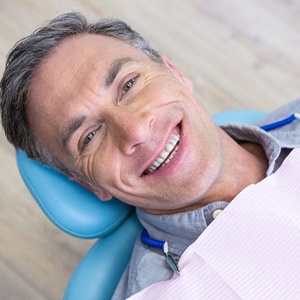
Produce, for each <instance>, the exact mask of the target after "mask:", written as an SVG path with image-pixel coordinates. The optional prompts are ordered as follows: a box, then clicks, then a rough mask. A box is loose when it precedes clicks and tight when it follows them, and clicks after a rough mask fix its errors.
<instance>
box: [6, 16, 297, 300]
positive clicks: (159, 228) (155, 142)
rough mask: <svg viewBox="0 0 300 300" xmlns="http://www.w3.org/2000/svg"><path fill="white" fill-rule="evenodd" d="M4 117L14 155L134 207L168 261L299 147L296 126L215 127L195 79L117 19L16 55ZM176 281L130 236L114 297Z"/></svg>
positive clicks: (64, 29)
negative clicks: (162, 243)
mask: <svg viewBox="0 0 300 300" xmlns="http://www.w3.org/2000/svg"><path fill="white" fill-rule="evenodd" d="M299 106H300V102H299V101H297V102H294V103H292V104H290V105H289V106H287V107H285V108H283V109H281V110H278V111H277V112H275V114H273V115H270V116H269V118H268V119H267V121H266V122H268V121H269V120H270V121H272V122H273V121H274V120H277V118H283V117H285V116H286V113H290V114H291V113H293V112H295V109H297V108H298V111H299V110H300V109H299ZM1 113H2V123H3V127H4V130H5V133H6V135H7V137H8V139H9V141H10V142H12V143H13V144H14V145H15V147H17V148H21V149H23V150H25V151H26V153H27V154H28V155H29V156H30V157H33V158H34V159H36V160H39V161H41V162H43V163H45V164H47V165H50V166H52V167H54V168H56V169H58V170H60V171H62V172H64V173H65V174H66V175H68V176H69V177H70V178H72V179H74V180H76V181H78V182H79V183H81V184H82V185H84V186H85V187H87V188H88V189H89V190H91V191H93V192H94V193H95V194H96V195H97V196H98V197H99V198H100V199H102V200H110V199H111V198H112V196H114V197H117V198H119V199H120V200H122V201H124V202H126V203H128V204H131V205H134V206H136V207H137V208H138V209H137V212H138V216H139V218H140V221H141V223H142V224H143V225H144V226H145V228H146V229H147V230H148V234H149V235H150V236H151V237H153V238H154V239H159V240H167V241H169V246H170V247H169V250H170V253H172V255H173V257H174V259H175V260H176V259H179V257H180V256H181V255H182V253H183V251H184V250H185V249H186V248H187V247H188V245H190V244H191V243H193V242H194V241H195V240H196V239H197V237H198V236H199V235H200V234H201V233H202V232H203V230H204V229H205V228H206V227H207V226H208V225H209V224H210V222H212V220H213V219H214V217H216V215H217V213H218V212H220V211H221V210H222V209H224V208H225V207H226V205H227V203H229V202H230V201H231V200H232V199H234V197H235V196H236V195H237V194H238V193H239V192H240V191H242V190H243V189H244V188H245V187H247V186H249V185H250V184H253V183H257V182H259V181H261V180H263V179H264V178H265V176H266V175H269V174H271V173H272V172H274V171H275V170H276V169H277V168H278V167H279V166H280V164H281V162H282V161H283V160H284V159H285V158H286V156H287V155H288V154H289V152H290V151H291V149H292V148H294V147H298V146H299V145H300V136H299V122H293V123H291V124H289V125H287V126H286V128H288V129H287V130H288V131H289V135H286V134H285V131H282V130H280V129H279V130H278V131H276V132H278V135H276V134H277V133H276V132H275V133H273V135H270V134H268V133H266V132H264V131H263V130H261V129H259V128H258V127H257V126H244V127H243V126H228V127H226V128H223V129H222V128H219V127H218V126H216V125H215V124H214V123H213V121H212V119H211V117H210V115H209V113H208V112H207V111H206V110H205V108H204V107H203V106H202V104H201V103H200V102H199V101H198V100H197V99H195V97H194V96H193V88H192V84H191V82H190V81H189V80H188V79H187V78H186V77H185V76H184V75H183V74H182V73H181V72H180V71H179V70H178V69H177V68H176V67H175V66H173V65H172V63H171V62H170V61H169V60H168V59H167V58H166V57H165V56H164V55H159V54H158V53H157V52H156V51H155V50H153V49H152V48H151V47H150V46H149V45H148V44H147V43H146V42H145V41H144V40H143V39H142V38H141V37H140V36H139V35H138V34H137V33H136V32H134V31H132V30H131V29H130V28H129V27H128V26H127V25H126V24H124V23H123V22H121V21H117V20H102V21H99V22H96V23H94V24H91V25H88V24H87V23H86V20H85V19H84V18H83V17H82V16H81V15H79V14H77V13H69V14H65V15H62V16H59V17H58V18H56V19H54V20H53V21H52V22H50V24H48V25H46V26H45V27H44V28H41V29H40V30H38V31H36V32H35V33H34V34H33V35H31V36H29V37H28V38H26V39H24V40H22V41H21V42H20V43H18V44H17V45H16V46H15V48H14V49H13V50H12V52H11V53H10V55H9V57H8V62H7V66H6V70H5V73H4V76H3V79H2V81H1ZM297 129H298V132H297ZM290 132H293V135H291V133H290ZM150 266H151V267H150ZM172 274H173V271H172V270H171V269H170V268H168V267H167V266H166V264H165V261H164V254H163V252H162V251H160V249H154V248H152V247H149V246H147V245H145V244H143V243H142V242H141V241H140V240H139V239H138V240H137V243H136V246H135V250H134V253H133V258H132V262H131V264H130V266H129V268H128V269H127V271H126V273H125V274H124V276H123V278H122V280H121V282H120V284H119V287H118V289H117V291H116V294H115V298H116V299H121V298H124V297H128V296H130V295H132V294H134V293H136V292H137V291H139V290H141V289H143V288H144V287H146V286H148V285H150V284H152V283H154V282H156V281H159V280H165V279H169V278H170V277H171V276H172Z"/></svg>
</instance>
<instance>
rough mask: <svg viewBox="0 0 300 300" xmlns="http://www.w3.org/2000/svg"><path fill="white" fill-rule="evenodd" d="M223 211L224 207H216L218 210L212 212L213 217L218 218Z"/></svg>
mask: <svg viewBox="0 0 300 300" xmlns="http://www.w3.org/2000/svg"><path fill="white" fill-rule="evenodd" d="M222 211H223V209H216V210H215V211H214V212H213V214H212V216H213V218H214V219H216V218H217V216H218V215H219V214H220V213H221V212H222Z"/></svg>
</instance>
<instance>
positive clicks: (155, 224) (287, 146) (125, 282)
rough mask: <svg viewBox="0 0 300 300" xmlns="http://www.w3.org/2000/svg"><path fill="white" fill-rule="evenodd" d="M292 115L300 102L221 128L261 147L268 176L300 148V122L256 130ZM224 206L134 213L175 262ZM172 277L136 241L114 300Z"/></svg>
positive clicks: (155, 252) (157, 253)
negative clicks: (250, 121) (254, 121)
mask: <svg viewBox="0 0 300 300" xmlns="http://www.w3.org/2000/svg"><path fill="white" fill-rule="evenodd" d="M295 112H296V113H300V99H298V100H296V101H293V102H291V103H289V104H287V105H285V106H283V107H281V108H279V109H277V110H276V111H274V112H273V113H271V114H269V115H267V116H266V117H265V118H263V119H261V120H260V121H259V122H258V123H257V124H255V125H235V124H228V125H226V126H221V127H222V128H223V130H224V131H226V133H227V134H228V135H230V136H231V137H232V138H233V139H234V140H236V141H249V142H255V143H259V144H261V145H262V147H263V148H264V151H265V153H266V155H267V158H268V160H269V167H268V170H267V173H266V176H268V175H270V174H272V173H274V172H275V171H276V170H277V169H278V168H279V167H280V165H281V163H282V162H283V161H284V159H285V158H286V157H287V155H288V154H289V153H290V151H291V150H292V149H294V148H296V147H299V146H300V120H296V121H294V122H292V123H290V124H288V125H285V126H283V127H280V128H278V129H275V130H272V131H270V132H265V131H263V130H261V129H260V128H259V126H261V125H264V124H269V123H272V122H275V121H278V120H280V119H283V118H286V117H288V116H290V115H291V114H292V113H295ZM220 200H222V199H220ZM227 204H228V203H227V202H224V201H217V202H213V203H210V204H208V205H206V206H204V207H202V208H199V209H196V210H193V211H189V212H185V213H178V214H172V215H151V214H148V213H146V212H145V211H143V210H142V209H137V215H138V218H139V220H140V222H141V223H142V225H143V226H144V227H145V228H146V229H147V231H148V234H149V236H150V237H152V238H154V239H157V240H164V241H168V244H169V252H170V253H171V255H172V256H173V258H174V259H175V260H178V259H179V258H180V256H181V255H182V254H183V252H184V251H185V250H186V249H187V247H188V246H189V245H191V244H192V243H193V242H195V241H196V239H197V238H198V237H199V236H200V235H201V233H202V232H203V231H204V230H205V229H206V228H207V226H209V224H210V223H211V222H212V221H213V220H214V218H215V217H216V215H217V214H218V213H219V212H221V211H222V210H224V209H225V208H226V206H227ZM172 276H173V272H172V270H171V269H170V268H169V267H168V266H167V264H166V262H165V258H164V254H163V252H162V250H160V249H155V248H151V247H149V246H146V245H144V244H143V243H142V242H141V241H140V238H139V237H138V238H137V241H136V243H135V246H134V250H133V253H132V258H131V261H130V264H129V266H128V267H127V269H126V271H125V273H124V275H123V277H122V279H121V281H120V283H119V285H118V287H117V289H116V291H115V294H114V296H113V299H114V300H116V299H118V300H120V299H126V298H127V297H129V296H131V295H133V294H135V293H137V292H139V291H140V290H142V289H144V288H146V287H147V286H149V285H151V284H153V283H155V282H158V281H163V280H168V279H170V278H172Z"/></svg>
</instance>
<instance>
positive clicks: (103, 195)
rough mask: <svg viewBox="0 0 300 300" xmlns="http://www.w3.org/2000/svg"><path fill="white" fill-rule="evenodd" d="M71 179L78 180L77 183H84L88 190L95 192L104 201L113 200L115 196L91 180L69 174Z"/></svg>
mask: <svg viewBox="0 0 300 300" xmlns="http://www.w3.org/2000/svg"><path fill="white" fill-rule="evenodd" d="M69 179H70V180H73V181H76V182H77V183H79V184H80V185H82V186H83V187H84V188H86V189H87V190H88V191H90V192H92V193H94V194H95V195H96V196H97V197H98V198H99V199H100V200H102V201H108V200H111V199H112V197H113V196H112V195H111V194H109V193H108V192H106V191H105V190H103V189H101V188H99V187H95V186H94V185H92V184H90V183H89V182H86V181H84V180H81V179H78V178H77V177H73V176H69Z"/></svg>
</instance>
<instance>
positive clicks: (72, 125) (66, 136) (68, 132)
mask: <svg viewBox="0 0 300 300" xmlns="http://www.w3.org/2000/svg"><path fill="white" fill-rule="evenodd" d="M85 120H86V116H85V115H83V116H77V117H75V118H73V119H72V120H71V121H70V122H68V125H67V126H66V128H65V129H64V130H63V131H62V133H61V141H62V146H63V149H67V150H68V152H70V151H69V142H70V140H71V138H72V136H73V134H74V133H75V132H76V131H77V130H78V128H80V127H81V125H82V124H83V122H84V121H85Z"/></svg>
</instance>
